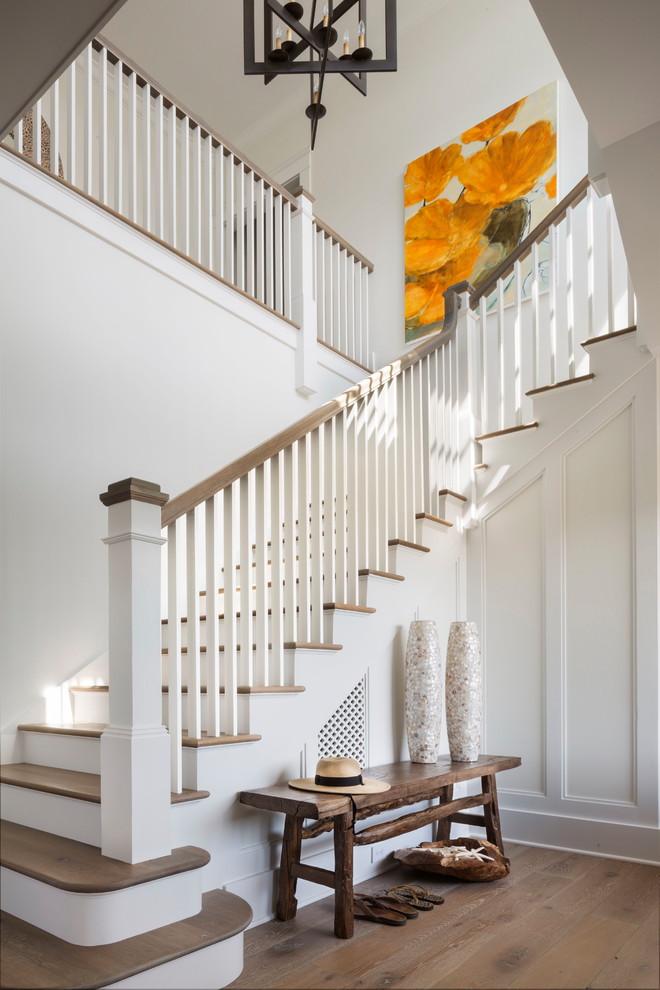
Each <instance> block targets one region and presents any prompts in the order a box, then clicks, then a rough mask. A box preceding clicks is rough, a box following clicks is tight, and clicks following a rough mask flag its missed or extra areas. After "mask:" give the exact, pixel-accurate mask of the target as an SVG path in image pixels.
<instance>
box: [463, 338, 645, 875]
mask: <svg viewBox="0 0 660 990" xmlns="http://www.w3.org/2000/svg"><path fill="white" fill-rule="evenodd" d="M589 351H590V358H591V362H590V363H591V368H590V370H591V371H593V372H594V373H595V375H596V377H595V379H594V380H593V382H591V383H590V384H589V385H588V386H586V387H583V388H582V389H581V388H580V387H579V386H575V387H572V388H571V389H570V390H569V389H564V390H562V391H563V392H564V393H568V394H564V395H560V394H554V395H547V396H545V397H541V398H539V400H537V401H536V402H535V407H534V418H535V419H537V420H538V421H539V422H540V423H541V426H540V427H539V430H538V432H537V431H530V436H529V437H528V438H527V439H522V437H520V438H517V439H516V438H511V439H510V440H506V439H504V438H500V440H493V441H490V442H488V443H489V445H488V446H487V449H484V451H483V454H484V460H485V461H487V462H488V463H489V464H490V468H489V470H488V471H486V472H484V478H483V480H482V481H481V482H480V486H481V494H480V498H479V502H478V509H477V514H478V517H479V525H478V527H477V528H476V529H474V530H472V531H470V533H469V538H468V573H469V591H468V611H469V613H470V614H471V615H473V616H475V617H478V619H477V621H478V622H479V624H480V628H481V629H482V636H483V646H484V658H485V661H484V662H485V683H486V742H485V745H486V748H487V749H486V751H487V752H496V753H500V752H505V753H515V754H517V755H520V756H521V757H522V761H523V762H522V766H521V767H520V768H519V769H516V770H514V771H512V772H511V773H510V774H507V780H506V782H503V787H502V790H501V792H500V804H501V808H502V821H503V830H504V834H505V836H507V837H508V838H510V839H512V840H518V841H522V842H529V843H532V844H539V845H550V846H556V847H564V848H566V847H568V848H573V849H578V850H584V851H590V852H597V853H600V854H601V855H614V856H620V857H622V858H632V859H640V860H641V859H645V860H653V861H658V859H660V833H659V832H658V820H659V819H658V742H659V735H658V583H657V582H658V579H657V547H658V513H657V506H658V489H657V454H658V433H657V429H658V427H657V403H658V395H657V387H658V381H657V371H658V368H657V362H656V361H654V360H653V359H649V357H648V354H645V353H644V352H643V351H639V350H637V349H636V347H635V338H634V336H632V337H620V338H617V339H615V340H612V341H610V342H608V343H601V344H599V345H597V346H596V347H591V348H590V349H589ZM498 478H499V479H502V478H503V479H504V480H503V481H501V480H498Z"/></svg>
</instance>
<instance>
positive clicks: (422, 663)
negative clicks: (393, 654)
mask: <svg viewBox="0 0 660 990" xmlns="http://www.w3.org/2000/svg"><path fill="white" fill-rule="evenodd" d="M405 698H406V702H405V706H406V733H407V736H408V751H409V753H410V760H411V762H412V763H435V762H436V761H437V759H438V752H439V749H440V727H441V724H442V668H441V664H440V642H439V640H438V631H437V629H436V625H435V622H433V621H432V620H431V619H415V620H414V621H413V622H411V623H410V629H409V631H408V643H407V646H406V690H405Z"/></svg>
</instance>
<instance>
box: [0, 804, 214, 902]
mask: <svg viewBox="0 0 660 990" xmlns="http://www.w3.org/2000/svg"><path fill="white" fill-rule="evenodd" d="M0 839H1V845H0V865H2V866H6V867H7V868H8V869H10V870H14V872H15V873H22V874H23V875H24V876H27V877H32V878H33V879H34V880H39V881H41V883H47V884H49V886H51V887H58V888H59V889H60V890H71V891H75V892H76V893H78V894H100V893H105V892H107V891H111V890H124V889H125V888H127V887H135V886H137V885H138V884H141V883H150V882H151V881H152V880H162V879H163V877H171V876H174V875H175V874H177V873H186V872H188V871H189V870H198V869H200V868H201V867H202V866H206V864H207V863H208V862H210V859H211V856H210V854H209V853H208V852H206V850H205V849H199V848H198V847H197V846H182V847H180V848H179V849H173V850H172V853H171V854H170V855H169V856H160V857H159V858H158V859H150V860H148V861H147V862H146V863H135V864H131V863H123V862H122V861H121V860H118V859H110V858H109V857H108V856H103V855H102V853H101V850H100V849H99V848H98V847H97V846H92V845H89V844H88V843H86V842H78V841H77V840H76V839H67V838H65V837H64V836H61V835H53V834H52V833H51V832H42V831H40V830H39V829H37V828H28V827H27V826H26V825H18V824H17V823H16V822H7V821H3V822H2V829H1V831H0Z"/></svg>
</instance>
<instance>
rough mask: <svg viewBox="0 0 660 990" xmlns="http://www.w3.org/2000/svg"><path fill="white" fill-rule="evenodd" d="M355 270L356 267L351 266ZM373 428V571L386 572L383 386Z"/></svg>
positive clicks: (387, 496)
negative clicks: (375, 519)
mask: <svg viewBox="0 0 660 990" xmlns="http://www.w3.org/2000/svg"><path fill="white" fill-rule="evenodd" d="M353 267H354V268H356V267H357V266H355V265H354V266H353ZM374 398H375V407H376V416H375V428H376V436H375V443H376V485H375V494H376V497H377V499H378V506H379V509H378V526H377V529H376V532H375V534H374V540H375V547H374V550H375V565H374V566H375V569H376V570H380V571H386V570H388V558H389V554H388V549H387V538H388V537H387V534H388V530H389V501H390V489H389V486H388V483H387V405H388V390H387V386H386V385H385V386H384V387H383V388H381V389H379V390H378V392H377V393H376V395H375V397H374Z"/></svg>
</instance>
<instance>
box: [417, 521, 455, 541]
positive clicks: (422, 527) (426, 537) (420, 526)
mask: <svg viewBox="0 0 660 990" xmlns="http://www.w3.org/2000/svg"><path fill="white" fill-rule="evenodd" d="M451 529H452V527H451V526H443V524H442V523H437V522H433V520H432V519H416V520H415V543H419V544H420V545H421V546H423V547H429V546H432V545H433V541H434V540H435V539H436V537H438V536H446V535H447V533H449V532H451Z"/></svg>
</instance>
